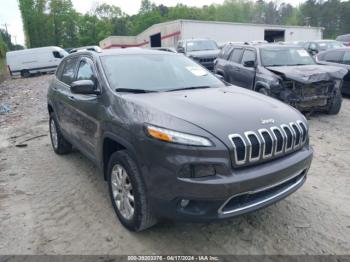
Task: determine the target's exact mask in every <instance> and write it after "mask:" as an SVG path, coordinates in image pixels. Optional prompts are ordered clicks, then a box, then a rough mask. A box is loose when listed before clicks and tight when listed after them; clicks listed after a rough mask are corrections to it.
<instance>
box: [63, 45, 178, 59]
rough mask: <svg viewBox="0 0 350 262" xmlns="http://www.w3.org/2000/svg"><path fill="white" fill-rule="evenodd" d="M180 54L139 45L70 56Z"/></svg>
mask: <svg viewBox="0 0 350 262" xmlns="http://www.w3.org/2000/svg"><path fill="white" fill-rule="evenodd" d="M159 54H162V55H178V54H177V53H172V52H164V51H159V50H152V49H146V48H139V47H130V48H112V49H102V50H101V51H99V52H96V51H89V50H84V51H80V52H76V53H72V54H70V55H69V56H68V57H73V56H77V55H93V56H98V57H103V56H111V55H159Z"/></svg>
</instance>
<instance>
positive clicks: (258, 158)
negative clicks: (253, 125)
mask: <svg viewBox="0 0 350 262" xmlns="http://www.w3.org/2000/svg"><path fill="white" fill-rule="evenodd" d="M244 135H245V137H246V138H247V142H248V143H247V144H248V159H249V162H255V161H258V160H260V156H261V141H260V138H259V137H258V136H257V134H255V132H253V131H248V132H245V133H244ZM250 136H254V137H255V138H256V139H257V140H258V147H259V151H258V156H257V157H252V154H253V146H254V145H253V143H252V140H251V139H250V138H249V137H250Z"/></svg>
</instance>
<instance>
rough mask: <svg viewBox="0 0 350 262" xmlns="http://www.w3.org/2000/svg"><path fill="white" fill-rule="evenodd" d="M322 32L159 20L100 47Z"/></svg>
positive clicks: (298, 37)
mask: <svg viewBox="0 0 350 262" xmlns="http://www.w3.org/2000/svg"><path fill="white" fill-rule="evenodd" d="M322 34H323V28H321V27H306V26H282V25H264V24H244V23H228V22H214V21H197V20H175V21H170V22H165V23H160V24H155V25H153V26H151V27H149V28H148V29H146V30H145V31H143V32H142V33H140V34H139V35H137V36H110V37H108V38H106V39H104V40H102V41H101V42H100V47H101V48H104V49H106V48H118V47H119V48H125V47H161V46H162V47H175V45H176V43H177V41H178V40H180V39H188V38H209V39H212V40H215V41H216V42H217V43H219V44H222V43H226V42H251V41H261V40H266V41H268V42H279V41H286V42H292V41H304V40H319V39H322Z"/></svg>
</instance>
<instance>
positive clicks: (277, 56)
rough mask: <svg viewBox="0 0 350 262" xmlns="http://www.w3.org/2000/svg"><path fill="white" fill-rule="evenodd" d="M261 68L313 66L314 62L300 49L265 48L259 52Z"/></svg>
mask: <svg viewBox="0 0 350 262" xmlns="http://www.w3.org/2000/svg"><path fill="white" fill-rule="evenodd" d="M260 54H261V63H262V65H263V66H292V65H313V64H315V61H314V60H313V59H312V58H311V56H310V55H309V53H308V52H307V51H306V50H305V49H303V48H300V47H277V48H276V47H274V48H271V47H267V48H262V49H261V51H260Z"/></svg>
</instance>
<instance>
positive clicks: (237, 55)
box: [230, 48, 243, 63]
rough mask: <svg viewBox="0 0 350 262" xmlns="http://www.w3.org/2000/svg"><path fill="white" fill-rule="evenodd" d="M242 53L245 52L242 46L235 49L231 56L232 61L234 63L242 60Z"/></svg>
mask: <svg viewBox="0 0 350 262" xmlns="http://www.w3.org/2000/svg"><path fill="white" fill-rule="evenodd" d="M242 54H243V49H242V48H239V49H234V50H233V52H232V54H231V56H230V61H232V62H234V63H239V62H241V58H242Z"/></svg>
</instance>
